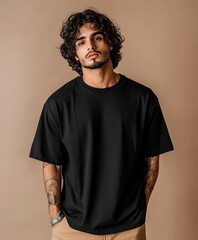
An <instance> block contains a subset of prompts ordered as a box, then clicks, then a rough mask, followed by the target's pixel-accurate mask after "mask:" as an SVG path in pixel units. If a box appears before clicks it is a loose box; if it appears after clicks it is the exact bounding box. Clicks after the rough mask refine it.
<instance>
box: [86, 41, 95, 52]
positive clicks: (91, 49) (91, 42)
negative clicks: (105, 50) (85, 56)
mask: <svg viewBox="0 0 198 240" xmlns="http://www.w3.org/2000/svg"><path fill="white" fill-rule="evenodd" d="M94 49H96V46H95V43H94V41H92V40H90V41H88V46H87V50H88V51H93V50H94Z"/></svg>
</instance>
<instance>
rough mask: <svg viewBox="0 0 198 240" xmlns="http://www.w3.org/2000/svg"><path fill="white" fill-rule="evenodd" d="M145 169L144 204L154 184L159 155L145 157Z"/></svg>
mask: <svg viewBox="0 0 198 240" xmlns="http://www.w3.org/2000/svg"><path fill="white" fill-rule="evenodd" d="M145 161H146V166H147V171H146V175H145V195H146V204H147V205H148V201H149V199H150V196H151V193H152V191H153V188H154V186H155V183H156V180H157V177H158V172H159V155H158V156H154V157H148V158H145Z"/></svg>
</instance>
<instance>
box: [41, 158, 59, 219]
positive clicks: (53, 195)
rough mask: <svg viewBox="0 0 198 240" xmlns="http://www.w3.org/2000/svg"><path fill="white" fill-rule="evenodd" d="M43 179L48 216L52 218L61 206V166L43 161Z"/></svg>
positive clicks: (56, 214)
mask: <svg viewBox="0 0 198 240" xmlns="http://www.w3.org/2000/svg"><path fill="white" fill-rule="evenodd" d="M43 179H44V184H45V190H46V193H47V198H48V207H49V216H50V219H51V220H52V219H54V218H55V217H57V216H58V214H59V213H60V206H61V166H59V165H54V164H50V163H43Z"/></svg>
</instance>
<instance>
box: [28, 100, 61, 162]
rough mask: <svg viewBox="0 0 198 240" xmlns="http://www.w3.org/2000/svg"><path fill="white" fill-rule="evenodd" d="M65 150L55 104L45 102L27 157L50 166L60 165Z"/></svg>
mask: <svg viewBox="0 0 198 240" xmlns="http://www.w3.org/2000/svg"><path fill="white" fill-rule="evenodd" d="M64 154H65V149H64V145H63V142H62V140H61V135H60V126H59V121H58V114H57V109H56V106H55V103H53V102H52V101H46V103H45V104H44V106H43V109H42V112H41V115H40V118H39V121H38V126H37V129H36V133H35V136H34V139H33V142H32V146H31V149H30V153H29V157H30V158H34V159H37V160H41V161H43V162H48V163H51V164H56V165H61V164H62V162H63V158H64Z"/></svg>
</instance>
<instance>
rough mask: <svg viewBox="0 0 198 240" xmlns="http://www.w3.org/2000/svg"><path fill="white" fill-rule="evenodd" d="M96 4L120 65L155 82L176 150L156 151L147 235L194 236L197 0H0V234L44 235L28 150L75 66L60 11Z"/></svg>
mask: <svg viewBox="0 0 198 240" xmlns="http://www.w3.org/2000/svg"><path fill="white" fill-rule="evenodd" d="M87 7H95V8H96V9H98V10H99V11H101V12H103V13H105V14H107V15H108V16H109V17H111V19H113V20H114V21H115V22H116V23H117V24H118V25H119V26H120V28H121V31H122V34H123V35H124V36H125V37H126V41H125V42H124V48H123V60H122V62H121V63H120V65H119V68H118V69H117V70H116V71H117V72H120V73H123V74H125V75H127V76H128V77H130V78H133V79H134V80H136V81H138V82H140V83H143V84H144V85H147V86H149V87H151V88H152V89H153V91H154V92H155V93H156V94H157V96H158V97H159V100H160V103H161V107H162V109H163V113H164V116H165V119H166V122H167V125H168V128H169V131H170V134H171V137H172V140H173V143H174V147H175V151H172V152H169V153H165V154H163V155H161V162H160V174H159V179H158V181H157V184H156V188H155V190H154V192H153V195H152V197H151V200H150V204H149V210H148V215H147V234H148V240H178V239H179V240H186V239H188V240H196V239H197V236H198V233H197V226H198V221H197V219H198V217H197V216H198V211H197V210H198V208H197V203H198V192H197V170H198V168H197V167H198V166H197V165H198V164H197V162H198V161H197V149H198V144H197V136H198V131H197V129H198V128H197V123H198V114H197V105H198V101H197V100H198V96H197V90H198V83H197V76H198V70H197V69H198V66H197V62H198V61H197V60H198V46H197V43H198V33H197V29H198V26H197V23H198V17H197V16H198V14H197V13H198V1H193V0H168V1H160V0H149V1H148V0H144V1H143V0H142V1H141V0H128V1H124V0H123V1H118V2H117V3H116V1H115V0H114V1H113V0H108V1H107V0H106V1H103V0H101V1H93V0H81V1H80V0H75V1H66V0H58V1H54V0H42V1H41V0H34V1H30V0H17V1H14V0H12V1H10V0H1V1H0V29H1V31H0V36H1V37H0V54H1V60H0V67H1V70H0V81H1V85H0V86H1V87H0V91H1V93H0V98H1V99H0V111H1V117H0V127H1V130H0V131H1V143H0V148H1V149H0V150H1V153H0V158H1V162H0V164H1V165H0V169H1V174H0V183H1V191H0V192H1V198H0V199H1V200H0V201H1V202H0V203H1V204H0V229H1V234H0V238H1V239H2V240H11V239H20V240H27V239H28V240H49V239H50V235H51V229H50V227H49V225H48V222H49V218H48V209H47V198H46V195H45V192H44V185H43V182H42V171H41V162H40V161H34V160H32V159H30V158H28V154H29V149H30V145H31V143H32V140H33V136H34V133H35V130H36V126H37V123H38V118H39V116H40V112H41V108H42V105H43V103H44V101H45V100H46V99H47V97H48V96H49V94H51V93H52V92H53V91H55V90H56V89H57V88H59V87H60V86H62V85H63V84H64V83H66V82H67V81H69V80H70V79H71V78H73V77H74V76H76V73H75V72H72V70H71V69H70V68H69V67H68V66H67V63H66V61H65V60H64V59H63V58H62V57H61V55H60V53H59V50H58V49H57V48H56V47H58V46H59V45H60V43H61V42H62V41H61V38H60V37H59V32H60V29H61V23H62V20H63V19H65V18H67V17H68V16H69V15H70V14H71V13H73V12H76V11H81V10H84V9H85V8H87Z"/></svg>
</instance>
